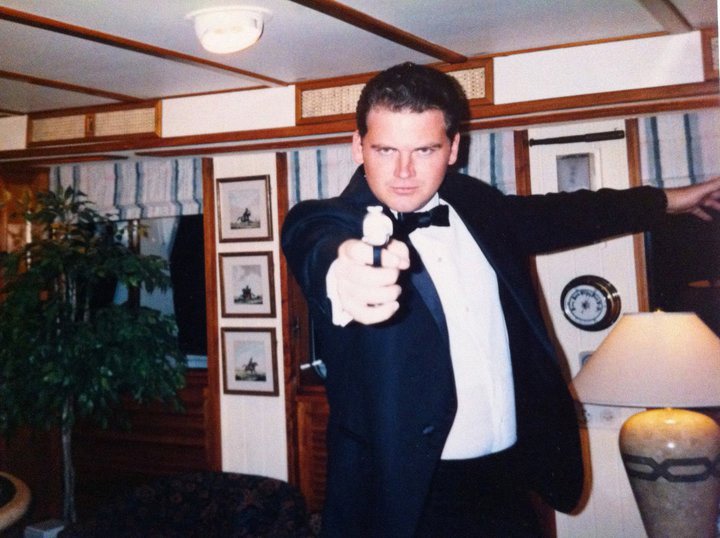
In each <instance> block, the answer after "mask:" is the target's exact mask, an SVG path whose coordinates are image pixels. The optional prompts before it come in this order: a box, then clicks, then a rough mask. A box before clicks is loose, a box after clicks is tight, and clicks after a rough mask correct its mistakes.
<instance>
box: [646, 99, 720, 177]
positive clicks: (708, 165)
mask: <svg viewBox="0 0 720 538" xmlns="http://www.w3.org/2000/svg"><path fill="white" fill-rule="evenodd" d="M639 130H640V167H641V177H642V181H643V183H644V184H646V185H654V186H656V187H680V186H684V185H692V184H694V183H702V182H703V181H705V180H707V179H709V178H711V177H714V176H717V175H720V111H718V110H716V109H708V110H701V111H697V112H688V113H685V114H667V115H662V116H649V117H645V118H641V119H640V120H639Z"/></svg>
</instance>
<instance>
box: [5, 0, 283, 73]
mask: <svg viewBox="0 0 720 538" xmlns="http://www.w3.org/2000/svg"><path fill="white" fill-rule="evenodd" d="M0 19H3V20H6V21H10V22H14V23H17V24H24V25H25V26H32V27H33V28H39V29H41V30H47V31H50V32H56V33H59V34H64V35H67V36H71V37H77V38H79V39H85V40H88V41H93V42H95V43H100V44H102V45H108V46H111V47H116V48H119V49H124V50H129V51H131V52H137V53H139V54H145V55H148V56H155V57H156V58H162V59H164V60H170V61H175V62H179V63H183V64H188V65H194V66H196V67H204V68H208V69H213V70H216V71H222V72H224V73H226V74H227V73H233V74H236V75H241V76H243V77H246V78H250V79H254V80H260V81H263V82H267V83H269V84H271V85H276V86H287V83H286V82H284V81H282V80H277V79H274V78H271V77H266V76H265V75H261V74H259V73H253V72H251V71H246V70H244V69H239V68H237V67H232V66H229V65H225V64H222V63H218V62H213V61H211V60H206V59H205V58H200V57H197V56H191V55H190V54H185V53H182V52H178V51H174V50H170V49H165V48H162V47H156V46H155V45H150V44H148V43H142V42H140V41H135V40H133V39H127V38H124V37H119V36H116V35H112V34H107V33H105V32H99V31H97V30H92V29H90V28H85V27H82V26H77V25H74V24H69V23H66V22H62V21H58V20H54V19H49V18H47V17H41V16H39V15H34V14H32V13H27V12H24V11H18V10H16V9H11V8H8V7H0Z"/></svg>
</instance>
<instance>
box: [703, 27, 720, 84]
mask: <svg viewBox="0 0 720 538" xmlns="http://www.w3.org/2000/svg"><path fill="white" fill-rule="evenodd" d="M700 36H701V39H702V59H703V72H704V73H705V80H715V79H717V78H718V76H720V73H719V72H718V62H717V59H716V57H715V54H714V53H713V40H715V41H716V46H715V48H716V47H717V38H718V31H717V28H703V29H702V30H700Z"/></svg>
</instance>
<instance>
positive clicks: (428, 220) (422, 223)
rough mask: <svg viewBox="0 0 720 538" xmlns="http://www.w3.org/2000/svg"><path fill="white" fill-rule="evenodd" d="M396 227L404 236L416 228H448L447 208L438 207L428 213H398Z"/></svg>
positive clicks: (443, 206) (444, 206)
mask: <svg viewBox="0 0 720 538" xmlns="http://www.w3.org/2000/svg"><path fill="white" fill-rule="evenodd" d="M397 221H398V227H399V228H401V229H402V231H403V232H405V233H406V234H410V233H411V232H412V231H413V230H415V229H416V228H427V227H428V226H450V219H449V218H448V206H446V205H438V206H435V207H433V208H432V209H431V210H430V211H419V212H415V213H398V216H397Z"/></svg>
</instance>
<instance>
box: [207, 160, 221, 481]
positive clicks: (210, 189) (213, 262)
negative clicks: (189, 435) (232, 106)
mask: <svg viewBox="0 0 720 538" xmlns="http://www.w3.org/2000/svg"><path fill="white" fill-rule="evenodd" d="M202 182H203V230H204V232H203V235H204V238H205V301H206V310H207V321H206V323H207V339H208V341H207V371H208V385H207V400H206V405H207V409H206V413H205V416H206V417H207V424H206V426H205V431H206V443H207V444H206V449H207V455H208V465H209V467H210V469H212V470H214V471H221V470H222V430H221V422H220V394H222V388H221V387H220V372H221V368H220V340H219V336H218V331H219V329H218V327H219V325H218V323H219V320H218V282H217V276H216V275H217V245H216V243H215V237H216V233H215V222H216V217H215V207H216V206H215V175H214V170H213V161H212V159H203V160H202Z"/></svg>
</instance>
